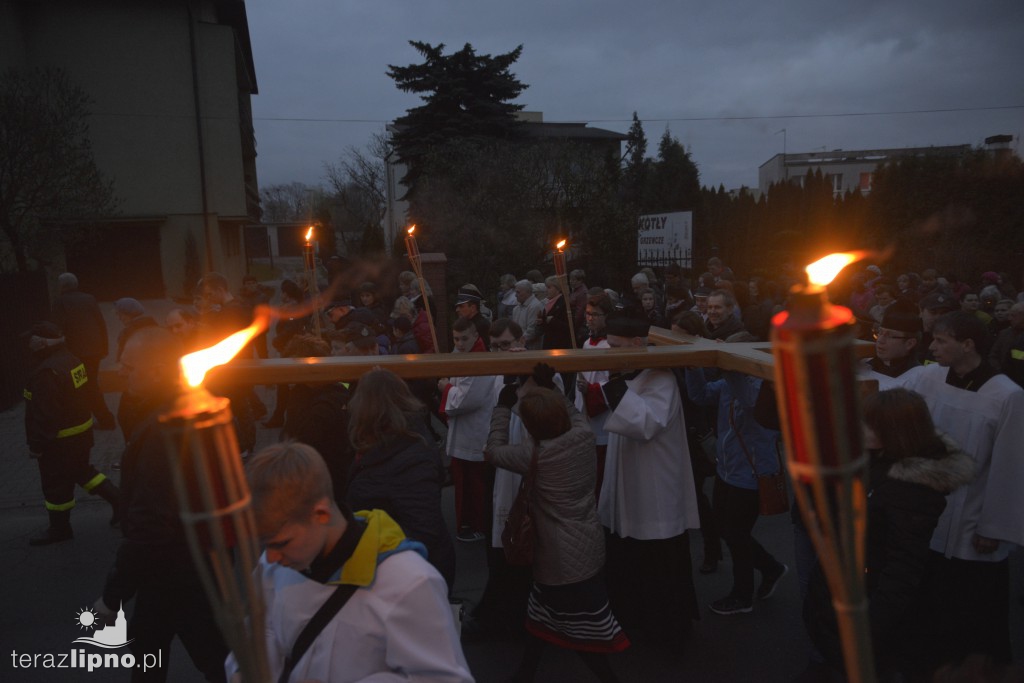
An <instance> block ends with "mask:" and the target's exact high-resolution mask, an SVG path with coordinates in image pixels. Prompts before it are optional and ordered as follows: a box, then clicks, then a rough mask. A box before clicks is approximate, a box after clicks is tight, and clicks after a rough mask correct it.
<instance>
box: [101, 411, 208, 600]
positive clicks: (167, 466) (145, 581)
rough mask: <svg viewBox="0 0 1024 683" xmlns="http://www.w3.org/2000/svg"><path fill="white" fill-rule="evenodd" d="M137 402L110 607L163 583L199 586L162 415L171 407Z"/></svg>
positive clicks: (125, 461) (124, 467)
mask: <svg viewBox="0 0 1024 683" xmlns="http://www.w3.org/2000/svg"><path fill="white" fill-rule="evenodd" d="M171 400H172V399H171V398H170V397H167V398H166V399H164V400H160V399H152V400H142V399H135V403H136V405H137V407H138V412H137V413H136V414H137V416H138V420H137V421H136V422H134V423H132V424H131V426H130V429H128V430H126V431H127V434H128V436H127V444H126V446H125V450H124V455H123V457H122V459H121V510H122V517H121V530H122V533H123V535H124V539H123V540H122V541H121V545H120V546H119V547H118V550H117V556H116V559H115V561H114V567H113V568H112V569H111V571H110V573H109V575H108V576H107V582H106V586H105V587H104V589H103V601H104V602H105V603H106V604H107V605H108V606H110V607H115V606H116V605H118V604H119V603H121V602H123V601H126V600H129V599H130V598H132V597H133V596H134V595H135V593H136V591H137V590H138V589H139V587H140V586H151V587H157V586H159V585H160V583H161V582H163V581H174V582H175V583H176V584H179V585H180V584H181V583H184V584H190V585H194V586H195V588H196V589H197V593H199V592H201V590H202V589H201V588H200V587H199V579H198V576H197V575H196V573H195V570H194V569H193V568H192V556H191V554H190V552H189V549H188V545H187V542H186V540H185V531H184V528H183V526H182V523H181V517H180V516H179V515H178V502H177V497H176V495H175V492H174V479H173V473H172V471H171V459H170V457H169V455H168V452H167V445H166V444H165V442H164V434H163V433H162V428H161V426H160V424H159V422H158V416H159V414H160V413H162V412H164V411H165V410H166V409H167V408H168V407H169V406H170V403H171Z"/></svg>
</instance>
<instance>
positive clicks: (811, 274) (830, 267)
mask: <svg viewBox="0 0 1024 683" xmlns="http://www.w3.org/2000/svg"><path fill="white" fill-rule="evenodd" d="M864 255H865V253H864V252H860V251H857V252H847V253H839V254H829V255H828V256H826V257H824V258H820V259H818V260H817V261H815V262H814V263H812V264H810V265H809V266H807V267H806V268H805V269H804V270H805V271H807V280H808V281H809V282H810V283H811V284H812V285H817V286H819V287H824V286H825V285H827V284H829V283H830V282H832V280H834V279H835V278H836V276H837V275H839V271H841V270H842V269H843V268H845V267H846V266H848V265H850V264H851V263H853V262H854V261H858V260H860V259H861V258H863V257H864Z"/></svg>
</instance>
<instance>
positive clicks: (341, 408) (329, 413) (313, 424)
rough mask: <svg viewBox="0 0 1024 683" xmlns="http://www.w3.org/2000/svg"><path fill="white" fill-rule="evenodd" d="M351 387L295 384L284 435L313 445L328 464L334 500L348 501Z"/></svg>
mask: <svg viewBox="0 0 1024 683" xmlns="http://www.w3.org/2000/svg"><path fill="white" fill-rule="evenodd" d="M351 397H352V392H351V387H350V385H348V384H345V383H344V382H335V383H333V384H322V385H314V386H311V385H308V384H296V385H294V386H293V387H292V390H291V393H290V394H289V395H288V412H287V413H285V420H284V435H285V436H287V437H289V438H292V439H295V440H296V441H300V442H302V443H304V444H307V445H309V446H312V447H313V448H315V449H316V450H317V452H318V453H320V455H321V456H322V457H323V459H324V462H326V463H327V470H328V471H329V472H330V473H331V483H332V484H333V485H334V498H335V500H337V501H343V500H344V499H345V489H346V487H347V485H348V472H349V468H350V467H351V465H352V458H353V455H354V454H353V451H352V446H351V445H349V441H348V401H349V399H350V398H351Z"/></svg>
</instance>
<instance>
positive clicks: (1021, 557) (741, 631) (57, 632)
mask: <svg viewBox="0 0 1024 683" xmlns="http://www.w3.org/2000/svg"><path fill="white" fill-rule="evenodd" d="M146 303H147V307H149V308H150V310H151V312H153V313H156V314H157V315H156V316H155V317H157V319H158V320H162V313H160V312H159V311H160V310H161V309H162V310H163V311H166V310H167V309H169V308H170V307H171V306H172V304H170V303H169V302H157V303H159V306H158V305H156V304H152V305H151V302H146ZM107 312H108V313H109V311H107ZM111 319H112V318H111ZM105 367H112V366H111V364H110V361H109V359H108V361H107V365H106V366H105ZM257 393H258V394H259V395H260V396H261V398H263V400H264V402H265V403H267V405H268V407H272V405H273V392H272V391H270V390H269V389H267V388H265V387H258V388H257ZM106 398H107V401H108V403H109V404H110V405H111V408H116V395H114V394H107V395H106ZM23 415H24V413H23V407H22V406H17V407H15V408H12V409H10V410H8V411H5V412H2V413H0V464H2V471H3V472H4V476H3V478H2V479H0V566H2V567H3V568H4V569H3V580H2V592H0V597H2V604H3V606H4V607H5V609H6V611H7V615H8V616H7V617H6V618H5V619H2V620H0V681H15V682H19V683H20V682H22V681H40V682H44V681H45V682H49V681H126V680H128V673H127V671H124V670H112V669H105V670H103V671H96V672H92V673H89V672H87V671H85V670H83V669H80V668H79V669H73V670H68V669H62V670H53V669H38V668H35V669H34V668H22V667H18V668H15V667H14V664H15V662H14V661H13V660H12V657H11V655H12V653H18V654H23V653H29V654H33V653H38V654H43V653H65V652H69V651H70V650H71V649H72V648H73V647H76V648H82V647H88V646H72V645H71V642H72V641H73V640H74V639H75V638H78V637H80V636H81V635H83V632H82V630H81V626H80V624H79V621H78V619H77V615H78V613H79V612H80V611H81V610H82V609H83V608H85V607H88V606H91V605H92V604H93V602H94V601H95V600H96V598H97V597H98V596H99V595H100V591H101V589H102V586H103V581H104V577H105V576H106V573H107V571H108V569H109V567H110V565H111V563H112V561H113V557H114V554H115V552H116V549H117V544H118V540H119V532H118V531H117V530H114V529H111V528H110V527H109V526H108V520H109V517H110V508H109V506H108V505H107V504H106V503H104V502H103V501H101V500H98V499H95V498H92V497H90V496H88V495H86V494H84V492H83V491H81V490H78V491H77V495H78V500H79V503H78V506H77V507H76V508H75V509H74V511H73V514H72V524H73V526H74V530H75V538H74V540H73V541H69V542H65V543H59V544H56V545H52V546H47V547H41V548H30V547H29V545H28V537H29V536H30V535H31V534H34V533H36V532H38V531H40V530H41V529H42V528H43V527H45V525H46V512H45V509H44V508H43V505H42V495H41V493H40V489H39V474H38V469H37V467H36V463H35V461H33V460H31V459H29V457H28V449H27V448H26V446H25V439H24V426H23ZM257 438H258V443H257V446H258V447H259V446H263V445H267V444H269V443H273V442H275V441H276V440H277V439H278V438H279V430H276V429H259V430H258V432H257ZM122 449H123V441H122V438H121V435H120V432H119V431H97V432H96V446H95V447H94V448H93V453H92V461H93V464H94V465H95V466H96V467H97V468H98V469H99V470H100V471H101V472H104V473H105V474H107V475H108V476H110V477H111V479H113V480H114V481H115V482H117V481H118V479H119V471H118V470H116V469H115V467H114V466H115V464H116V463H117V462H118V461H119V459H120V454H121V450H122ZM443 504H444V506H445V514H446V518H447V519H448V523H449V527H450V528H451V529H452V532H453V534H454V504H453V498H452V491H451V488H447V489H445V491H444V498H443ZM755 535H756V536H757V537H758V539H759V540H760V541H761V542H762V544H763V545H764V546H765V547H766V548H767V549H768V550H769V552H771V553H773V554H774V555H775V556H776V557H777V558H778V559H780V560H781V561H783V562H785V563H787V564H788V565H789V566H790V567H791V568H793V566H794V564H793V552H792V532H791V525H790V522H789V518H788V516H787V515H779V516H776V517H771V518H762V519H761V520H760V521H759V522H758V524H757V527H756V528H755ZM691 542H692V551H693V558H694V562H695V564H698V563H699V561H700V555H701V551H700V539H699V535H695V537H694V538H693V539H691ZM456 545H457V548H456V550H457V554H458V555H457V561H458V575H457V579H456V584H455V591H454V592H455V597H457V598H459V599H462V600H464V601H465V602H466V604H467V605H468V606H470V607H471V606H472V605H473V604H475V602H476V601H477V600H478V599H479V596H480V594H481V593H482V591H483V588H484V584H485V582H486V577H487V568H486V561H485V557H484V550H485V549H484V546H483V544H482V543H456ZM695 582H696V587H697V594H698V599H699V601H700V603H701V605H702V606H703V607H702V614H701V620H700V621H699V622H697V624H696V627H695V629H694V632H693V635H692V636H691V638H690V639H689V640H688V641H687V642H686V643H685V644H682V645H681V646H680V647H678V648H676V649H674V650H670V651H666V650H664V649H655V648H653V647H651V646H648V645H645V644H644V643H636V644H635V645H634V647H632V648H630V649H629V650H627V651H626V652H624V653H621V654H619V655H615V656H613V657H612V665H613V667H614V669H615V670H616V672H617V673H618V674H619V676H620V677H621V679H622V680H623V681H636V682H637V683H648V682H651V683H659V682H662V681H664V682H673V681H764V682H765V683H772V682H775V681H779V682H783V681H792V680H793V679H794V678H796V677H797V676H798V675H799V674H800V673H801V672H802V671H804V669H805V667H806V666H807V653H808V639H807V636H806V634H805V631H804V627H803V623H802V621H801V617H800V600H799V592H798V588H797V581H796V573H795V571H791V572H790V573H789V575H787V576H786V577H785V578H784V579H783V580H782V582H781V583H780V585H779V588H778V590H777V591H776V593H775V595H774V596H773V597H772V598H771V600H768V601H763V602H759V603H756V604H755V609H754V612H753V613H752V614H747V615H737V616H730V617H725V616H719V615H716V614H713V613H711V612H710V611H708V610H707V608H706V605H707V604H708V603H710V602H711V601H713V600H714V599H716V598H719V597H721V596H723V595H725V594H726V593H727V592H728V590H729V587H730V585H731V578H730V563H729V560H728V555H727V559H726V560H725V561H723V562H722V563H720V564H719V568H718V571H717V572H716V573H715V574H711V575H707V576H703V575H700V574H697V573H696V572H695ZM1011 583H1012V585H1011V591H1012V597H1011V605H1010V612H1011V629H1012V635H1013V639H1014V652H1015V661H1016V662H1022V661H1024V605H1022V603H1021V600H1022V596H1024V554H1022V553H1021V552H1020V551H1019V550H1018V552H1017V553H1015V554H1014V555H1013V556H1012V557H1011ZM131 607H132V606H131V605H130V604H129V605H128V606H127V608H126V610H125V611H126V615H127V619H128V621H129V622H130V621H131V618H132V617H131ZM464 651H465V654H466V658H467V660H468V661H469V664H470V667H471V669H472V671H473V673H474V676H475V677H476V679H477V680H478V681H480V682H482V683H490V682H492V681H501V680H503V679H504V678H506V677H508V676H509V675H510V674H511V672H512V671H513V670H514V669H515V666H516V664H517V662H518V659H519V656H520V654H521V652H522V643H521V642H516V641H514V640H502V641H488V642H477V641H471V642H464ZM165 656H166V657H168V658H169V661H170V662H171V665H170V666H171V675H170V678H169V680H170V681H173V682H177V681H181V682H182V683H192V682H199V681H201V680H202V677H201V676H200V675H199V674H198V673H197V672H196V671H195V669H193V668H192V666H191V662H190V661H189V660H188V658H187V655H186V654H185V653H184V650H183V648H182V647H181V645H180V643H178V642H177V641H176V642H175V643H174V645H173V646H172V651H171V652H170V653H166V654H165ZM537 680H538V681H559V682H563V681H589V680H592V677H591V676H590V674H589V673H588V672H587V671H586V669H585V668H584V667H583V665H582V663H581V662H580V661H579V660H578V659H577V658H576V657H575V655H573V654H572V653H567V652H564V651H558V650H556V649H555V648H548V649H547V651H546V652H545V655H544V659H543V661H542V664H541V669H540V672H539V675H538V677H537Z"/></svg>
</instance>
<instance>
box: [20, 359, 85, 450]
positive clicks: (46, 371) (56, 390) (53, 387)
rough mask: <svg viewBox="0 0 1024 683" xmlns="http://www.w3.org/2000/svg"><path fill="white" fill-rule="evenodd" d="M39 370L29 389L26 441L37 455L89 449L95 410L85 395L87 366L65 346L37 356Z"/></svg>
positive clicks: (29, 378) (27, 385) (36, 367)
mask: <svg viewBox="0 0 1024 683" xmlns="http://www.w3.org/2000/svg"><path fill="white" fill-rule="evenodd" d="M33 359H34V360H35V361H36V365H35V367H34V368H33V369H32V372H31V374H29V377H28V382H27V384H26V386H25V391H24V396H25V437H26V441H27V442H28V447H29V450H30V451H32V452H33V453H47V452H52V451H57V450H59V449H64V448H70V449H78V448H85V449H89V448H91V447H92V444H93V434H92V409H91V408H90V407H89V401H88V398H87V397H86V395H85V393H84V389H85V384H86V382H90V381H91V382H95V381H96V380H95V378H92V377H88V376H86V373H85V365H84V364H83V363H82V361H80V360H78V358H76V357H75V356H73V355H71V352H70V351H68V350H67V348H66V347H65V346H64V344H60V345H58V346H52V347H50V348H49V349H47V350H46V351H41V352H38V353H36V354H34V355H33Z"/></svg>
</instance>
